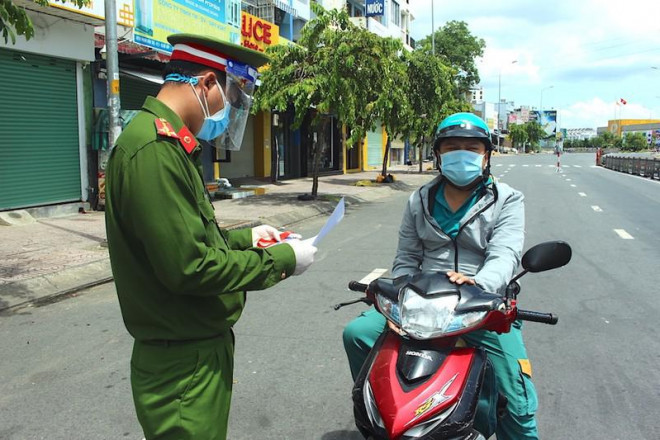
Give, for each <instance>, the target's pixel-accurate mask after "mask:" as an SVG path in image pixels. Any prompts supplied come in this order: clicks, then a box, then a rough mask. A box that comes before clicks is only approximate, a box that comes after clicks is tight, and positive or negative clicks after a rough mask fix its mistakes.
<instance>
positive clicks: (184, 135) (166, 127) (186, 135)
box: [154, 118, 199, 154]
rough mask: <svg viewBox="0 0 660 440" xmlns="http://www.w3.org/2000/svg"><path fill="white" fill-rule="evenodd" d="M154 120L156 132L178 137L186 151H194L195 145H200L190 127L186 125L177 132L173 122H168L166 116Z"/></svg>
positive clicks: (174, 137)
mask: <svg viewBox="0 0 660 440" xmlns="http://www.w3.org/2000/svg"><path fill="white" fill-rule="evenodd" d="M154 122H155V124H156V133H158V135H160V136H165V137H168V138H172V139H177V140H178V141H179V143H180V144H181V146H182V147H183V149H184V150H185V151H186V153H188V154H190V153H192V152H193V150H194V149H195V147H197V145H199V144H198V143H197V140H196V139H195V136H193V134H192V133H191V132H190V130H189V129H188V127H186V126H185V125H184V126H183V128H181V130H179V132H178V133H177V132H176V131H174V127H172V124H170V123H169V122H167V120H166V119H165V118H156V120H155V121H154Z"/></svg>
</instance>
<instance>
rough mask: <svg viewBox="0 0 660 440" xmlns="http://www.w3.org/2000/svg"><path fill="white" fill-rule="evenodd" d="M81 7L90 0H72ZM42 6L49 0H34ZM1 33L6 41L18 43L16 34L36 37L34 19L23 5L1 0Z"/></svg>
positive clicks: (28, 37) (9, 0) (27, 38)
mask: <svg viewBox="0 0 660 440" xmlns="http://www.w3.org/2000/svg"><path fill="white" fill-rule="evenodd" d="M72 1H73V2H74V3H75V4H76V6H78V7H79V8H81V7H83V6H85V5H86V4H88V3H89V0H72ZM34 2H35V3H36V4H38V5H40V6H48V0H34ZM0 33H2V37H3V38H4V40H5V43H7V42H9V40H11V44H16V35H23V36H24V37H25V39H26V40H29V39H30V38H32V37H34V27H33V26H32V20H30V17H29V16H28V15H27V13H26V12H25V8H23V7H22V6H16V5H15V4H14V3H13V2H12V0H0Z"/></svg>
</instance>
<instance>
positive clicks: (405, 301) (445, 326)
mask: <svg viewBox="0 0 660 440" xmlns="http://www.w3.org/2000/svg"><path fill="white" fill-rule="evenodd" d="M458 301H459V298H458V295H437V296H428V297H425V296H421V295H419V294H418V293H417V292H415V291H414V290H413V289H411V288H409V287H406V288H405V289H404V290H403V295H402V297H401V328H402V329H403V330H405V331H406V332H407V333H408V334H409V335H410V336H412V337H414V338H415V339H431V338H437V337H438V336H442V335H445V334H450V333H455V332H458V331H460V330H463V329H466V328H470V327H473V326H475V325H476V324H478V323H479V322H480V321H481V320H482V319H484V317H485V316H486V314H487V312H485V311H483V312H469V313H459V314H456V312H455V309H456V306H457V305H458Z"/></svg>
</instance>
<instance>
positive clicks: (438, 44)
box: [418, 20, 486, 96]
mask: <svg viewBox="0 0 660 440" xmlns="http://www.w3.org/2000/svg"><path fill="white" fill-rule="evenodd" d="M432 43H433V42H432V40H431V36H430V35H429V36H427V37H425V38H424V39H422V40H421V41H420V42H419V43H418V44H419V45H418V47H419V50H422V51H424V52H426V53H429V54H431V53H432V51H433V44H432ZM485 47H486V42H485V41H484V40H483V39H482V38H478V37H476V36H474V35H472V33H471V32H470V30H469V29H468V25H467V23H465V22H464V21H455V20H453V21H449V22H447V23H446V24H445V25H444V26H442V27H441V28H440V29H438V30H437V31H435V54H436V56H439V57H440V58H441V59H442V60H443V62H445V63H446V64H448V65H449V66H451V67H452V68H453V69H454V81H455V83H456V85H457V87H458V89H457V92H458V94H461V95H462V94H466V93H467V92H469V90H470V88H471V87H472V86H474V85H475V84H478V83H479V81H480V79H479V70H478V69H477V66H476V64H475V59H476V58H477V57H481V56H483V54H484V48H485ZM456 96H458V95H456Z"/></svg>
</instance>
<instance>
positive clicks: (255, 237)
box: [252, 225, 282, 246]
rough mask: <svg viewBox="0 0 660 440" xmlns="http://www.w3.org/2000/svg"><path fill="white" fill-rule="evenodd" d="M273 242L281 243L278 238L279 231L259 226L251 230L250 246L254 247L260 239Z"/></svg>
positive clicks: (267, 226)
mask: <svg viewBox="0 0 660 440" xmlns="http://www.w3.org/2000/svg"><path fill="white" fill-rule="evenodd" d="M262 238H263V239H264V240H275V241H276V242H278V243H279V242H280V241H282V239H281V238H280V231H278V230H277V229H275V228H274V227H272V226H269V225H259V226H255V227H254V228H252V246H256V245H257V242H258V241H259V240H261V239H262Z"/></svg>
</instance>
